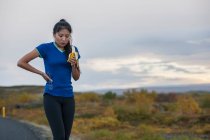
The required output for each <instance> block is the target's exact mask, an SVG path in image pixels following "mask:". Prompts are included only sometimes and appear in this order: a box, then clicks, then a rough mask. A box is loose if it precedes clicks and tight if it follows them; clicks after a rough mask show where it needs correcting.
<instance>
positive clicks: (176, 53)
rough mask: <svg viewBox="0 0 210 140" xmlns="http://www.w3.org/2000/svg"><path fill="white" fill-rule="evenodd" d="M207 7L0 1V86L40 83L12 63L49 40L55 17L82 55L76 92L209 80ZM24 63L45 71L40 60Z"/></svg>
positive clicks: (190, 1) (171, 2) (170, 2)
mask: <svg viewBox="0 0 210 140" xmlns="http://www.w3.org/2000/svg"><path fill="white" fill-rule="evenodd" d="M209 7H210V1H209V0H158V1H157V0H103V1H102V0H88V1H87V0H86V1H85V0H57V1H54V0H17V1H14V0H1V1H0V19H1V21H0V43H1V46H0V85H1V86H12V85H44V84H45V81H44V79H42V77H40V76H39V75H36V74H33V73H30V72H27V71H25V70H23V69H20V68H18V67H17V66H16V63H17V60H18V59H19V58H20V57H22V56H23V55H24V54H26V53H27V52H29V51H31V50H33V49H34V48H35V47H36V46H38V45H39V44H41V43H44V42H51V41H53V36H52V29H53V26H54V24H55V23H56V22H58V21H59V20H60V19H61V18H64V19H66V20H67V21H68V22H69V23H70V24H71V25H72V28H73V34H72V36H73V44H74V45H75V46H77V47H78V49H79V51H80V55H81V60H80V65H81V71H82V75H81V78H80V80H79V81H77V82H73V85H74V87H75V90H77V91H85V90H94V89H102V88H126V87H142V86H154V85H155V86H156V85H157V86H159V85H180V84H193V83H210V63H209V62H210V10H209ZM31 64H32V65H33V66H35V67H36V68H38V69H40V70H43V71H44V66H43V61H42V59H41V58H37V59H35V60H34V61H32V62H31Z"/></svg>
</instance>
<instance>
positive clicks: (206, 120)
mask: <svg viewBox="0 0 210 140" xmlns="http://www.w3.org/2000/svg"><path fill="white" fill-rule="evenodd" d="M42 99H43V96H42V93H41V91H39V90H37V91H36V92H35V91H33V92H32V91H24V90H13V91H10V92H4V91H2V92H1V93H0V107H2V106H5V107H6V111H7V112H6V113H7V117H11V118H14V119H19V120H28V121H31V122H35V123H37V124H42V125H48V123H47V120H46V117H45V115H44V110H43V103H42ZM75 100H76V113H75V119H74V126H73V130H72V131H73V132H72V133H73V134H74V135H76V136H78V137H80V138H81V140H207V139H210V93H205V92H188V93H182V94H179V93H167V94H165V93H156V92H155V91H152V92H149V91H147V90H146V89H142V90H140V91H138V90H128V91H126V92H124V93H123V94H122V95H117V94H116V93H114V92H112V91H108V92H106V93H105V94H98V93H94V92H86V93H75Z"/></svg>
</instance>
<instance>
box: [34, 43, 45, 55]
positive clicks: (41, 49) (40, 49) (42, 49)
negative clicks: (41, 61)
mask: <svg viewBox="0 0 210 140" xmlns="http://www.w3.org/2000/svg"><path fill="white" fill-rule="evenodd" d="M46 48H47V47H46V46H45V45H44V44H41V45H39V46H37V47H36V50H37V51H38V53H39V57H40V58H45V56H46Z"/></svg>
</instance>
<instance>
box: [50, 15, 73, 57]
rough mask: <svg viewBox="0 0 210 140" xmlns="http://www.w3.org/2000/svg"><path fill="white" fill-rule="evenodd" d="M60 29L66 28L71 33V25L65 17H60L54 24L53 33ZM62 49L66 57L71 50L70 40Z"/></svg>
mask: <svg viewBox="0 0 210 140" xmlns="http://www.w3.org/2000/svg"><path fill="white" fill-rule="evenodd" d="M62 29H67V30H68V31H69V32H70V33H72V28H71V25H70V24H69V23H68V22H67V21H66V20H65V19H61V20H60V21H59V22H57V23H56V24H55V26H54V28H53V34H56V33H57V32H59V31H60V30H62ZM64 50H65V54H66V57H67V59H68V55H69V53H71V51H72V49H71V44H70V42H68V44H67V45H66V46H65V47H64Z"/></svg>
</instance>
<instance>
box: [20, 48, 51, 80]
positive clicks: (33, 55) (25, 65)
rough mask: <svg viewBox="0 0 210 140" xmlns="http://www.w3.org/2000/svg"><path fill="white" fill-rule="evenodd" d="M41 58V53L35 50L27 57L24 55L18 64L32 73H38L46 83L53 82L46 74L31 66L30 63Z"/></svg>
mask: <svg viewBox="0 0 210 140" xmlns="http://www.w3.org/2000/svg"><path fill="white" fill-rule="evenodd" d="M37 57H39V53H38V52H37V50H36V49H34V50H33V51H31V52H29V53H27V54H26V55H24V56H23V57H22V58H21V59H20V60H19V61H18V62H17V66H19V67H21V68H23V69H25V70H28V71H30V72H33V73H36V74H39V75H41V76H42V77H43V78H44V79H45V80H46V81H49V80H51V79H50V77H49V76H48V75H47V74H45V73H44V72H42V71H40V70H38V69H36V68H35V67H33V66H32V65H30V64H29V62H30V61H31V60H33V59H35V58H37Z"/></svg>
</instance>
